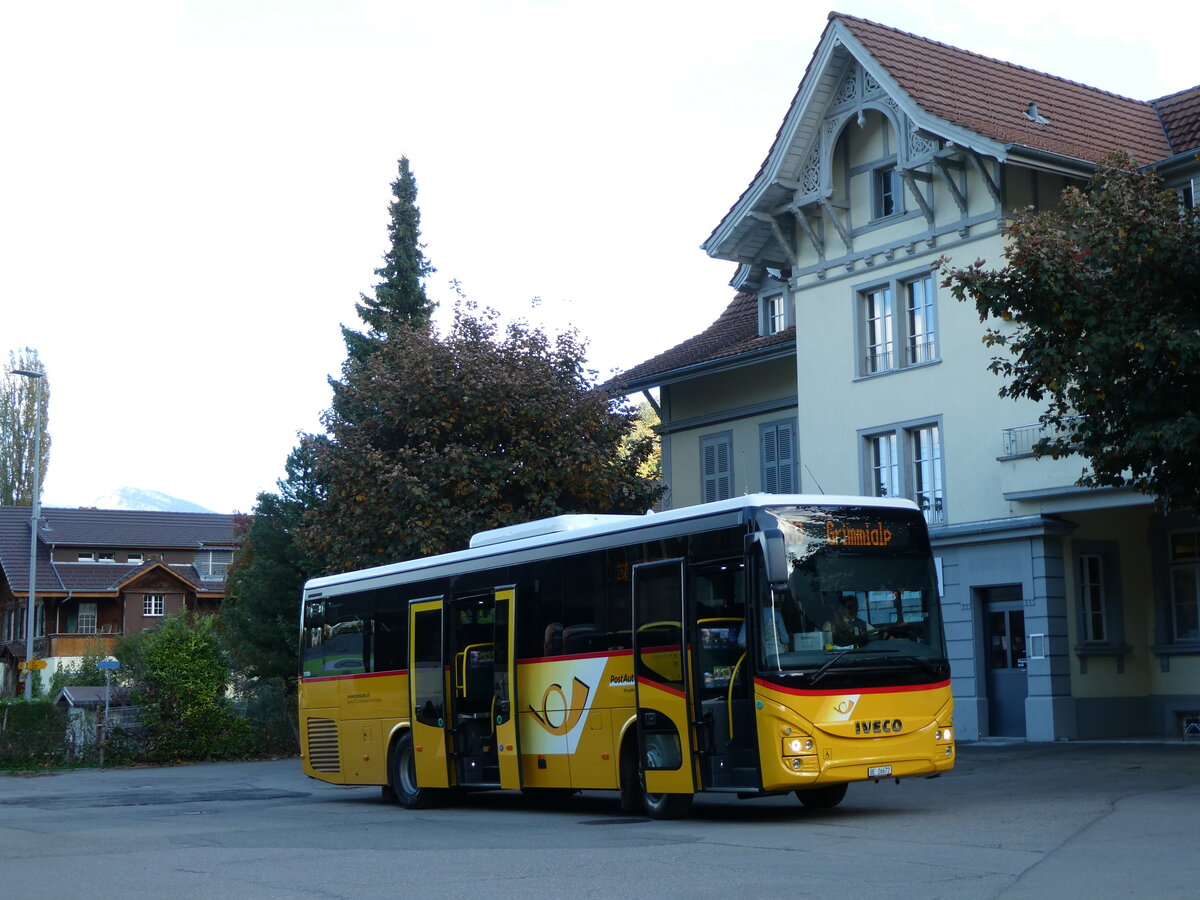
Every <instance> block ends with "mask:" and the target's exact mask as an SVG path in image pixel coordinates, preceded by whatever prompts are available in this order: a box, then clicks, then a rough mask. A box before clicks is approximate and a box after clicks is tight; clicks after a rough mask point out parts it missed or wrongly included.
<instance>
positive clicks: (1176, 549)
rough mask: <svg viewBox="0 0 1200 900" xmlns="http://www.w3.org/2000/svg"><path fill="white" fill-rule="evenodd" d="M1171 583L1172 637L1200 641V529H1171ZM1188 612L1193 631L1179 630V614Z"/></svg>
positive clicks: (1178, 640) (1168, 549)
mask: <svg viewBox="0 0 1200 900" xmlns="http://www.w3.org/2000/svg"><path fill="white" fill-rule="evenodd" d="M1167 541H1168V546H1167V559H1168V562H1169V564H1170V582H1171V639H1172V641H1174V642H1176V643H1192V642H1195V641H1200V528H1186V529H1180V530H1178V531H1173V532H1171V534H1170V535H1168V538H1167ZM1181 612H1188V613H1190V615H1189V616H1188V618H1190V619H1191V621H1192V623H1193V624H1192V627H1191V629H1190V630H1183V631H1181V629H1180V613H1181Z"/></svg>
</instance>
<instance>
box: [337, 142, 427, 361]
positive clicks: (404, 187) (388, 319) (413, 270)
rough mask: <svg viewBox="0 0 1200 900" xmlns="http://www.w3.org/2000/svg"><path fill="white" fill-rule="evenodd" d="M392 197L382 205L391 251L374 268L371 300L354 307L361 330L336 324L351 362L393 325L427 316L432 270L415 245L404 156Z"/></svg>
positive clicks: (416, 225)
mask: <svg viewBox="0 0 1200 900" xmlns="http://www.w3.org/2000/svg"><path fill="white" fill-rule="evenodd" d="M392 197H393V199H392V202H391V204H390V205H389V207H388V213H389V214H390V216H391V221H390V222H389V223H388V237H389V238H390V241H391V249H390V250H388V252H387V253H386V254H385V255H384V257H383V260H384V264H383V266H382V268H379V269H376V270H375V274H376V275H377V276H379V277H380V278H381V279H382V280H381V281H380V282H379V284H377V285H375V289H374V290H375V296H374V297H368V296H367V295H366V294H360V295H359V296H360V300H361V302H359V303H357V304H355V309H356V310H357V311H358V316H359V318H360V319H362V321H363V323H364V324H365V325H366V326H367V330H366V332H365V333H361V332H357V331H352V330H351V329H349V328H347V327H346V326H344V325H343V326H342V337H343V339H344V340H345V342H346V352H347V354H348V355H349V357H350V360H352V361H357V362H362V361H364V360H365V359H366V358H367V357H368V356H369V355H370V354H371V353H372V352H373V351H374V349H375V348H376V347H377V346H378V344H379V343H381V342H383V341H386V340H388V338H389V336H390V335H391V333H392V331H393V330H394V329H395V328H396V327H397V325H398V324H400V323H403V324H405V325H408V326H415V327H421V326H425V325H428V324H429V319H430V316H431V315H432V314H433V303H432V302H431V301H430V300H429V298H428V297H427V296H426V295H425V284H424V280H425V278H427V277H428V276H429V275H432V274H433V273H434V272H435V271H436V270H435V269H434V268H433V266H431V265H430V264H429V261H428V260H426V259H425V253H424V247H423V245H422V244H421V212H420V210H419V209H418V208H417V180H416V178H415V177H413V174H412V170H411V169H410V168H409V165H408V157H407V156H402V157H400V162H399V174H398V176H397V177H396V180H395V181H393V182H392Z"/></svg>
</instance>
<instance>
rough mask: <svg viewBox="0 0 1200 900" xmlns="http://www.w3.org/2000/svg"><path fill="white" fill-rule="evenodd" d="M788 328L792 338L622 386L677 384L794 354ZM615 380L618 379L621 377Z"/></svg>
mask: <svg viewBox="0 0 1200 900" xmlns="http://www.w3.org/2000/svg"><path fill="white" fill-rule="evenodd" d="M788 331H790V332H791V339H790V340H777V341H773V342H771V343H770V344H767V345H766V346H763V347H756V348H754V349H751V350H742V351H734V352H732V353H726V354H724V355H721V356H715V357H713V358H711V359H705V360H701V361H699V362H695V363H690V364H688V365H686V366H679V367H677V368H673V369H664V370H663V371H661V372H657V373H651V374H649V375H644V376H642V377H640V378H635V379H632V380H630V381H627V382H622V385H623V389H624V390H627V391H630V392H632V391H643V390H648V389H650V388H653V387H662V386H663V385H669V384H676V383H678V382H680V381H688V380H690V379H693V378H696V377H698V376H701V375H715V374H717V373H719V372H728V371H731V370H733V369H740V368H742V367H744V366H750V365H754V364H755V363H760V362H767V361H769V360H772V359H782V358H786V357H790V356H794V355H795V353H796V342H795V330H794V328H792V329H788ZM781 333H786V332H781ZM615 380H619V378H618V379H615Z"/></svg>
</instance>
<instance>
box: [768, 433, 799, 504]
mask: <svg viewBox="0 0 1200 900" xmlns="http://www.w3.org/2000/svg"><path fill="white" fill-rule="evenodd" d="M794 433H795V428H794V427H793V426H792V424H791V423H790V422H777V423H775V424H772V425H764V426H762V427H761V429H760V430H759V435H760V440H761V443H762V489H763V490H764V491H766V492H767V493H768V494H791V493H793V492H794V491H795V490H796V450H795V438H794Z"/></svg>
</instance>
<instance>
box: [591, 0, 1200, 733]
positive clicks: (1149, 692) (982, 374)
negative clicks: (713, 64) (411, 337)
mask: <svg viewBox="0 0 1200 900" xmlns="http://www.w3.org/2000/svg"><path fill="white" fill-rule="evenodd" d="M1050 62H1052V61H1048V64H1049V63H1050ZM1115 151H1119V152H1124V153H1126V154H1128V156H1129V157H1130V158H1132V159H1133V160H1134V161H1135V163H1136V164H1137V165H1139V166H1142V167H1153V168H1155V169H1156V170H1157V171H1158V173H1159V174H1160V175H1161V176H1162V178H1163V180H1164V182H1165V184H1166V185H1167V186H1168V187H1170V188H1172V189H1174V190H1176V191H1177V192H1178V193H1179V196H1180V199H1181V203H1182V204H1183V205H1184V206H1185V207H1187V208H1192V207H1193V206H1194V205H1195V202H1196V196H1197V192H1198V190H1200V160H1198V157H1197V154H1198V152H1200V87H1191V88H1187V89H1185V90H1181V91H1179V92H1177V93H1173V94H1171V95H1169V96H1165V97H1160V98H1157V99H1152V100H1137V99H1131V98H1129V97H1123V96H1120V95H1117V94H1113V93H1109V92H1106V91H1101V90H1097V89H1095V88H1092V87H1089V86H1087V85H1083V84H1078V83H1076V82H1072V81H1069V80H1066V79H1063V78H1059V77H1056V76H1054V75H1051V74H1047V73H1045V72H1039V71H1035V70H1033V69H1029V68H1025V67H1022V66H1017V65H1013V64H1012V63H1008V62H1005V61H1003V60H996V59H990V58H988V57H985V56H981V55H980V54H977V53H973V52H970V51H969V50H964V49H959V48H956V47H951V46H948V45H946V44H943V43H940V42H937V41H932V40H929V39H927V38H923V37H920V36H918V35H914V34H909V33H906V32H903V31H900V30H897V29H895V28H891V27H888V26H886V25H881V24H878V23H875V22H870V21H867V20H864V19H860V18H856V17H853V16H847V15H842V14H839V13H831V14H830V16H829V19H828V22H827V25H826V27H825V30H824V32H823V34H822V36H821V38H820V40H819V42H818V44H817V46H816V49H815V50H814V53H813V56H812V59H811V60H810V61H809V64H808V67H807V69H806V70H805V72H804V75H803V77H802V79H801V81H800V84H799V87H798V89H797V91H796V94H795V96H794V98H793V100H792V102H791V104H790V106H789V108H788V109H787V111H786V113H785V115H784V118H783V122H782V124H781V126H780V128H779V131H778V132H777V134H776V136H775V139H774V141H773V142H772V144H771V146H770V148H769V149H768V150H767V155H766V158H765V159H764V160H763V162H762V164H761V166H760V167H759V169H758V171H757V172H755V173H752V177H751V179H750V182H749V185H748V186H747V188H746V189H745V191H743V193H742V194H741V196H740V197H738V198H737V199H736V201H735V202H734V204H733V206H732V207H731V208H730V209H729V211H728V212H727V213H725V214H724V216H723V217H722V218H721V220H720V221H719V223H718V224H717V226H716V227H715V228H714V229H713V231H712V233H711V234H710V236H709V237H708V239H707V240H706V241H705V242H704V244H703V249H704V250H705V251H706V252H707V253H708V254H709V255H710V256H712V257H714V258H717V259H723V260H728V261H730V262H731V263H734V264H735V267H736V268H735V275H734V278H733V280H732V282H731V284H732V287H733V288H734V289H735V291H736V296H735V297H734V299H733V300H732V301H731V303H730V305H729V307H728V308H727V309H726V310H725V312H724V313H723V314H722V315H721V317H720V318H719V319H718V320H717V321H716V322H714V323H713V324H712V325H710V326H709V327H708V328H706V329H705V330H704V331H702V332H701V333H699V334H697V335H696V336H695V337H693V338H691V339H689V340H687V341H684V342H682V343H681V344H679V345H678V346H676V347H673V348H670V349H668V350H665V351H664V352H663V353H660V354H658V355H657V356H655V357H654V358H652V359H649V360H646V361H645V362H643V363H641V364H639V365H637V366H634V367H633V368H632V369H630V370H629V371H628V372H625V373H623V374H622V375H619V376H618V377H617V378H615V379H614V380H613V382H612V383H611V385H612V386H614V387H617V388H619V389H621V390H624V391H627V392H633V391H643V392H647V393H649V392H650V391H651V390H654V389H657V391H658V398H657V403H658V407H659V411H660V417H661V419H662V434H663V470H664V477H665V478H666V479H667V481H668V487H669V497H670V503H671V505H673V506H685V505H689V504H692V503H696V502H700V501H703V500H711V499H719V498H722V497H726V496H730V495H733V494H740V493H749V492H757V491H775V490H778V491H780V492H783V491H795V492H805V493H813V494H817V493H830V494H842V495H854V494H860V495H863V494H865V495H874V496H905V497H908V498H910V499H912V500H914V501H915V502H917V504H918V505H919V506H920V507H921V508H922V509H923V510H924V512H925V517H926V520H927V522H928V524H929V527H930V533H931V537H932V539H933V541H934V545H935V553H936V556H937V562H938V567H939V574H940V579H941V585H942V590H943V613H944V617H945V621H946V623H947V632H948V635H947V636H948V639H949V646H950V647H951V654H952V655H951V659H950V663H951V668H952V673H953V679H952V680H953V687H954V694H955V703H956V711H955V725H956V733H957V734H958V735H959V736H960V737H961V738H965V739H972V738H975V737H980V736H988V735H1002V736H1014V737H1023V738H1027V739H1030V740H1058V739H1077V738H1093V737H1114V736H1123V735H1145V734H1154V735H1179V734H1181V731H1182V723H1183V722H1184V721H1186V720H1187V719H1188V718H1189V717H1194V716H1196V715H1197V711H1200V549H1198V548H1200V521H1198V520H1197V519H1196V518H1195V517H1194V516H1187V515H1183V514H1179V513H1176V514H1174V515H1172V516H1170V517H1166V516H1163V515H1161V514H1160V513H1158V512H1157V511H1156V510H1155V509H1154V507H1153V505H1152V503H1151V502H1150V500H1149V498H1147V497H1145V496H1142V495H1139V494H1135V493H1133V492H1132V491H1128V490H1114V489H1106V490H1085V489H1082V488H1079V487H1077V486H1076V485H1075V481H1076V480H1077V479H1078V477H1079V474H1080V471H1081V469H1082V467H1083V465H1084V464H1085V462H1084V461H1083V460H1081V459H1079V458H1066V459H1059V460H1053V459H1049V458H1044V459H1042V458H1035V457H1034V456H1033V454H1032V447H1033V444H1034V443H1035V442H1036V440H1037V439H1038V438H1039V437H1040V426H1039V425H1038V424H1037V423H1038V421H1039V416H1040V414H1041V409H1040V408H1039V406H1038V405H1037V404H1035V403H1033V402H1032V401H1028V400H1022V401H1014V400H1011V399H1005V400H1001V399H1000V398H998V396H997V390H998V388H999V387H1000V385H1001V383H1002V382H1001V381H1000V380H999V379H997V378H996V376H995V375H993V374H992V373H991V372H990V371H989V369H988V365H989V363H990V361H991V356H992V354H993V352H994V350H993V349H992V348H989V347H986V346H984V345H983V344H982V342H981V336H982V333H983V326H982V325H981V324H980V322H979V320H978V316H977V314H976V311H975V308H974V306H973V305H971V304H965V303H957V302H955V301H954V300H953V299H952V298H951V297H950V296H949V293H948V291H946V289H945V288H943V287H942V286H941V285H940V283H939V282H940V280H941V279H940V276H939V275H938V271H937V269H938V265H939V263H938V261H939V259H940V258H942V257H947V258H948V259H949V260H950V262H951V264H952V265H958V266H963V265H967V264H970V263H972V262H974V261H975V260H976V259H983V260H985V261H986V262H988V263H989V264H994V265H1002V264H1003V261H1004V249H1005V240H1006V238H1005V228H1006V226H1007V225H1008V224H1010V223H1011V222H1012V220H1013V216H1014V214H1015V212H1016V211H1018V210H1024V209H1027V208H1030V207H1032V208H1047V207H1052V206H1053V205H1054V204H1056V203H1057V201H1058V198H1059V196H1060V194H1061V192H1062V190H1063V189H1064V188H1065V187H1067V186H1071V185H1082V184H1084V183H1085V182H1086V181H1087V179H1088V178H1089V177H1090V175H1091V173H1092V172H1093V171H1094V170H1095V167H1096V165H1097V163H1099V162H1101V161H1102V160H1104V159H1105V157H1106V156H1107V155H1108V154H1110V153H1113V152H1115Z"/></svg>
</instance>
